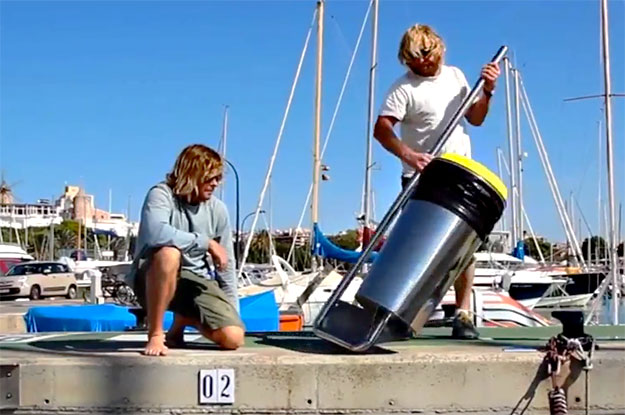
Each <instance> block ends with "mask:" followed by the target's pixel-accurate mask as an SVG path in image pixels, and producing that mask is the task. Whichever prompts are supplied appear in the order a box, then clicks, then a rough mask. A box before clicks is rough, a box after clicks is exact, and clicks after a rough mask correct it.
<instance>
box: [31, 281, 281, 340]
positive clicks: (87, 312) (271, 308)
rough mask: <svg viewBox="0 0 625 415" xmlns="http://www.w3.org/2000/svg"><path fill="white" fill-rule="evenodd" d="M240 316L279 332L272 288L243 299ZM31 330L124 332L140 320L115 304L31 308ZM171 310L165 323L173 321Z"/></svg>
mask: <svg viewBox="0 0 625 415" xmlns="http://www.w3.org/2000/svg"><path fill="white" fill-rule="evenodd" d="M240 306H241V318H242V319H243V323H244V324H245V327H246V331H247V332H259V331H277V330H278V329H279V327H280V313H279V310H278V304H277V303H276V299H275V296H274V293H273V291H267V292H264V293H260V294H255V295H251V296H249V297H245V298H241V299H240ZM24 320H25V321H26V328H27V330H28V332H29V333H33V332H50V331H89V332H91V331H125V330H128V329H131V328H134V327H136V325H137V319H136V317H135V316H134V314H132V313H130V311H128V307H124V306H119V305H116V304H101V305H91V304H85V305H60V306H44V307H31V308H30V309H29V310H28V312H27V313H26V315H25V316H24ZM173 320H174V315H173V313H172V312H171V311H167V312H166V313H165V319H164V322H163V326H164V328H165V329H166V330H167V329H168V328H169V327H170V326H171V325H172V323H173Z"/></svg>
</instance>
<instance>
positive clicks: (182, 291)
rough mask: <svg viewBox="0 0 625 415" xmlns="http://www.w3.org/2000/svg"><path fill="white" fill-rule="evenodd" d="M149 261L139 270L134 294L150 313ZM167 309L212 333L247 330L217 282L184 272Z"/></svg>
mask: <svg viewBox="0 0 625 415" xmlns="http://www.w3.org/2000/svg"><path fill="white" fill-rule="evenodd" d="M147 264H148V261H145V263H144V264H143V266H141V267H140V268H139V270H138V271H137V275H136V278H135V293H136V295H137V300H138V301H139V304H140V305H141V307H143V308H144V309H146V310H147V306H146V298H145V296H146V290H145V277H146V271H147ZM167 309H168V310H170V311H173V312H174V313H176V314H180V315H182V316H184V317H188V318H192V319H195V320H199V321H200V322H201V323H202V325H203V326H204V327H206V328H208V329H209V330H217V329H220V328H223V327H227V326H238V327H241V328H243V329H244V328H245V326H244V325H243V322H242V321H241V318H240V317H239V313H238V312H237V310H236V309H235V308H234V306H233V305H232V303H230V301H229V300H228V297H227V296H226V294H225V293H224V292H223V291H222V289H221V288H220V287H219V284H218V283H217V281H215V280H210V279H208V278H204V277H202V276H201V275H197V274H195V273H193V272H191V271H187V270H185V269H182V270H180V272H179V274H178V281H177V283H176V292H175V293H174V298H173V299H172V300H171V303H169V307H167Z"/></svg>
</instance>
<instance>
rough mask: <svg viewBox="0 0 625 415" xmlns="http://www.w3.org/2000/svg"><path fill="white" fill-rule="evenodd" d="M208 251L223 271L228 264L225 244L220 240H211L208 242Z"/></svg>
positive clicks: (218, 267)
mask: <svg viewBox="0 0 625 415" xmlns="http://www.w3.org/2000/svg"><path fill="white" fill-rule="evenodd" d="M208 253H209V254H211V257H213V262H214V263H215V266H216V267H217V270H219V271H223V270H224V269H225V268H226V265H228V254H227V253H226V250H225V249H224V247H223V246H221V245H219V243H218V242H216V241H213V240H211V241H210V242H209V243H208Z"/></svg>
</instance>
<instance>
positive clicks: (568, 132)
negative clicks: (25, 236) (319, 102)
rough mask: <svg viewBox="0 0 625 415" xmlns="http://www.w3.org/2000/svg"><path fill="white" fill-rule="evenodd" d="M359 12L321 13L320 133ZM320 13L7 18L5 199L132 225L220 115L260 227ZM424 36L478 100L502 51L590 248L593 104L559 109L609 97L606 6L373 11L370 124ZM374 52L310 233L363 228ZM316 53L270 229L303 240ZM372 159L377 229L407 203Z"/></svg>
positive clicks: (537, 198)
mask: <svg viewBox="0 0 625 415" xmlns="http://www.w3.org/2000/svg"><path fill="white" fill-rule="evenodd" d="M609 3H610V36H611V39H610V40H611V51H612V86H613V92H616V93H623V92H625V76H624V74H625V29H624V27H625V25H624V24H623V22H624V19H625V2H623V1H610V2H609ZM367 4H368V3H367V2H366V1H356V0H354V1H332V0H329V1H327V3H326V36H325V55H324V56H325V64H324V86H323V93H324V102H323V126H324V132H325V131H326V129H327V127H328V124H329V121H330V117H331V115H332V112H333V110H334V105H335V102H336V98H337V96H338V93H339V90H340V86H341V83H342V81H343V77H344V75H345V71H346V68H347V65H348V63H349V58H350V55H351V51H352V48H353V47H354V45H355V41H356V37H357V35H358V30H359V28H360V25H361V22H362V19H363V17H364V13H365V11H366V8H367ZM314 8H315V2H314V1H309V0H306V1H304V0H302V1H275V2H269V1H241V2H238V1H230V2H225V1H223V2H217V1H193V2H182V1H177V2H166V1H158V2H151V1H120V2H115V1H107V2H97V1H72V2H55V1H43V2H35V1H15V2H13V1H2V2H0V88H1V89H0V117H1V118H0V122H1V124H0V167H1V168H2V169H3V171H4V172H5V175H6V178H7V180H8V182H9V183H12V182H16V181H20V183H19V185H17V186H16V187H15V189H14V191H15V193H16V195H17V197H18V198H19V199H20V200H21V201H22V202H34V201H35V200H36V199H38V198H50V197H52V196H55V197H58V196H59V195H60V193H61V192H62V190H63V186H64V185H65V184H66V183H67V184H79V185H84V186H85V187H86V189H87V191H88V192H89V193H93V194H94V195H95V197H96V204H97V205H98V206H99V207H100V208H104V209H106V208H107V207H108V194H109V189H112V192H113V209H114V210H115V211H125V210H126V209H127V206H128V201H129V197H130V205H131V217H132V218H133V219H135V220H136V219H137V218H138V212H139V209H140V206H141V203H142V201H143V197H144V195H145V192H146V191H147V189H148V188H149V186H150V185H152V184H154V183H155V182H157V181H159V180H161V179H162V178H163V176H164V174H165V173H166V172H167V170H168V169H169V168H170V167H171V165H172V164H173V161H174V159H175V157H176V155H177V153H178V152H179V151H180V150H181V149H182V148H183V147H184V146H185V145H187V144H190V143H194V142H201V143H205V144H208V145H212V146H216V145H217V143H218V141H219V137H220V134H221V125H222V114H223V105H224V104H228V105H229V106H230V124H229V134H228V135H229V141H228V158H229V159H230V160H231V161H232V162H233V163H234V164H235V165H236V166H237V168H238V170H239V174H240V176H241V189H242V198H241V211H242V215H245V214H246V213H248V212H251V211H253V209H254V208H255V205H256V203H257V200H258V195H259V192H260V189H261V186H262V180H263V177H264V175H265V172H266V170H267V166H268V162H269V157H270V155H271V151H272V149H273V144H274V141H275V139H276V136H277V133H278V129H279V126H280V121H281V118H282V114H283V111H284V108H285V104H286V100H287V97H288V93H289V90H290V87H291V82H292V79H293V76H294V73H295V68H296V64H297V60H298V58H299V55H300V53H301V49H302V47H303V42H304V38H305V35H306V32H307V30H308V27H309V24H310V21H311V18H312V14H313V10H314ZM416 22H420V23H428V24H430V25H432V26H433V27H434V28H435V29H436V30H437V31H438V32H439V33H440V34H441V35H442V36H443V38H444V39H445V41H446V44H447V51H448V53H447V57H446V61H447V63H448V64H451V65H454V66H458V67H460V68H461V69H462V70H463V71H464V72H465V74H466V76H467V78H468V80H469V83H471V84H473V82H475V80H476V77H477V76H478V74H479V70H480V67H481V65H482V64H483V63H485V62H486V61H487V60H488V59H489V58H490V57H491V56H492V54H493V53H494V52H495V51H496V50H497V48H498V47H499V46H500V45H502V44H507V45H509V46H510V48H511V50H512V52H513V59H514V60H515V61H516V64H517V66H518V67H519V68H520V69H521V71H522V75H523V77H524V82H525V85H526V88H527V90H528V93H529V96H530V100H531V102H532V105H533V107H534V112H535V114H536V117H537V121H538V124H539V127H540V129H541V132H542V135H543V137H544V139H545V145H546V147H547V150H548V152H549V155H550V157H551V161H552V163H553V169H554V172H555V174H556V176H557V179H558V181H559V184H560V188H561V191H562V193H563V195H564V196H565V197H568V195H569V193H570V192H571V191H573V192H574V193H575V195H576V196H577V198H578V200H579V201H580V204H581V206H582V209H583V212H584V215H585V216H586V217H587V219H588V220H589V222H590V225H591V226H592V227H593V230H595V231H596V227H597V208H596V206H597V186H598V182H599V179H598V173H599V172H598V168H599V167H598V162H599V156H598V127H597V122H598V121H599V120H600V119H602V112H601V108H602V103H601V101H600V100H598V99H594V100H587V101H579V102H575V103H565V102H563V99H565V98H568V97H575V96H581V95H592V94H598V93H601V92H602V88H603V81H602V79H603V78H602V68H601V63H600V50H599V1H590V0H588V1H573V0H570V1H546V2H545V1H543V2H541V1H499V2H496V1H484V2H477V1H457V2H452V1H384V0H382V1H381V3H380V22H379V70H378V78H377V88H376V107H378V106H379V103H380V102H381V99H382V97H383V94H384V93H385V91H386V90H387V88H388V87H389V86H390V84H391V83H392V82H393V80H394V79H395V78H396V77H398V76H400V75H401V74H402V72H403V71H404V69H403V68H402V67H401V66H400V65H399V63H398V62H397V59H396V52H397V46H398V43H399V39H400V37H401V35H402V33H403V31H404V30H405V29H406V28H408V27H409V26H411V25H412V24H414V23H416ZM313 40H314V37H313ZM369 41H370V31H369V30H367V32H366V33H365V36H364V38H363V44H362V45H361V50H360V51H359V55H358V57H357V59H356V63H355V65H354V69H353V73H352V77H351V78H350V81H349V84H348V87H347V91H346V94H345V98H344V102H343V106H342V107H341V110H340V113H339V116H338V119H337V122H336V126H335V129H334V132H333V135H332V138H331V142H330V145H329V147H328V150H327V152H326V157H325V160H324V163H326V164H328V165H329V166H330V167H331V171H330V174H331V180H330V181H328V182H324V183H323V185H322V189H321V200H320V202H321V204H320V223H321V226H322V228H323V229H324V230H325V231H326V232H328V233H333V232H336V231H338V230H341V229H345V228H353V227H355V224H356V223H355V220H354V215H355V213H357V212H358V211H359V209H360V199H361V189H362V180H363V173H364V157H365V155H364V151H365V145H364V142H365V134H366V133H365V128H366V111H367V87H368V63H369V59H370V57H369V56H370V47H369ZM314 53H315V47H314V43H311V47H310V49H309V53H308V55H307V57H306V61H305V63H304V68H303V71H302V74H301V79H300V84H299V85H298V88H297V91H296V94H295V99H294V102H293V107H292V110H291V115H290V117H289V119H288V122H287V125H286V129H285V133H284V137H283V145H282V147H281V149H280V152H279V155H278V160H277V164H276V167H275V170H274V175H273V177H274V179H273V182H272V189H271V190H272V191H271V206H272V209H271V210H272V213H273V214H272V219H273V224H274V227H287V226H292V225H295V224H296V222H297V219H298V216H299V212H300V210H301V208H302V204H303V202H304V198H305V195H306V192H307V190H308V186H309V184H310V180H311V173H312V157H311V148H312V126H313V121H312V110H313V99H314V94H313V91H314V89H313V86H314ZM503 86H504V83H503V77H502V79H501V82H500V84H499V88H498V90H497V91H496V96H495V99H494V102H493V106H492V109H491V113H490V114H489V118H488V119H487V121H486V123H485V125H484V126H482V127H480V128H472V129H471V131H470V134H471V136H472V141H473V155H474V158H476V159H477V160H479V161H481V162H483V163H484V164H486V165H487V166H489V167H490V168H492V169H493V170H496V168H497V164H496V150H495V149H496V147H497V146H501V147H502V148H505V147H506V135H505V132H506V125H505V110H504V88H503ZM624 114H625V99H623V98H616V99H614V100H613V116H614V141H615V160H616V170H615V176H616V183H617V202H618V201H623V199H624V195H625V180H624V178H625V121H624V118H625V117H624ZM522 133H523V134H522V135H523V140H524V149H525V151H527V153H528V158H527V159H526V166H525V179H524V180H525V203H526V209H527V211H528V214H529V216H530V220H531V221H532V224H533V226H534V228H535V230H536V231H537V232H538V233H540V234H542V235H545V236H547V237H548V238H551V239H556V240H562V239H563V235H564V233H563V231H562V229H561V226H560V225H559V221H558V218H557V215H556V210H555V208H554V204H553V202H552V199H551V195H550V193H549V189H548V186H547V182H546V179H545V175H544V173H543V171H542V167H541V165H540V161H539V158H538V154H537V152H536V150H535V146H534V143H533V141H532V139H531V136H530V130H529V128H528V127H527V123H525V121H524V124H523V129H522ZM374 148H375V150H374V158H375V160H376V163H377V166H378V167H379V170H376V171H375V172H374V179H373V180H374V181H373V188H374V190H375V201H376V213H377V217H378V218H380V217H381V216H382V215H383V214H384V211H385V210H386V208H387V207H388V206H389V205H390V203H391V202H392V200H393V199H394V197H395V196H396V195H397V192H398V191H399V174H400V167H399V163H398V162H397V161H396V160H394V159H393V157H391V156H389V155H388V154H386V153H385V151H384V150H383V149H382V148H381V147H380V146H379V145H378V144H377V143H375V145H374ZM603 148H604V150H603V151H605V147H603ZM601 157H602V161H601V162H602V164H603V167H604V169H605V156H604V155H603V154H602V155H601ZM601 179H602V181H603V182H605V171H602V172H601ZM228 180H229V181H228V182H227V185H226V186H227V187H226V197H225V199H226V202H227V203H228V205H229V207H230V208H231V212H232V214H233V213H234V192H233V190H234V186H233V185H232V180H231V179H230V178H229V179H228ZM603 194H604V196H605V190H604V191H603ZM268 208H269V206H266V209H268ZM577 216H578V217H579V215H577ZM305 223H309V222H308V221H307V222H305ZM248 225H249V221H248Z"/></svg>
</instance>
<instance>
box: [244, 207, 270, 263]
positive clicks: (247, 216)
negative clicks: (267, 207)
mask: <svg viewBox="0 0 625 415" xmlns="http://www.w3.org/2000/svg"><path fill="white" fill-rule="evenodd" d="M255 213H256V211H254V212H250V213H248V214H247V215H245V217H244V218H243V220H242V221H241V232H242V231H244V230H245V221H246V220H247V218H249V217H250V216H252V215H253V214H255ZM263 213H265V211H264V210H262V209H261V210H259V211H258V214H259V215H262V214H263ZM239 238H240V236H237V251H239V245H238V241H239ZM239 254H240V252H239ZM237 268H238V266H237Z"/></svg>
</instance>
